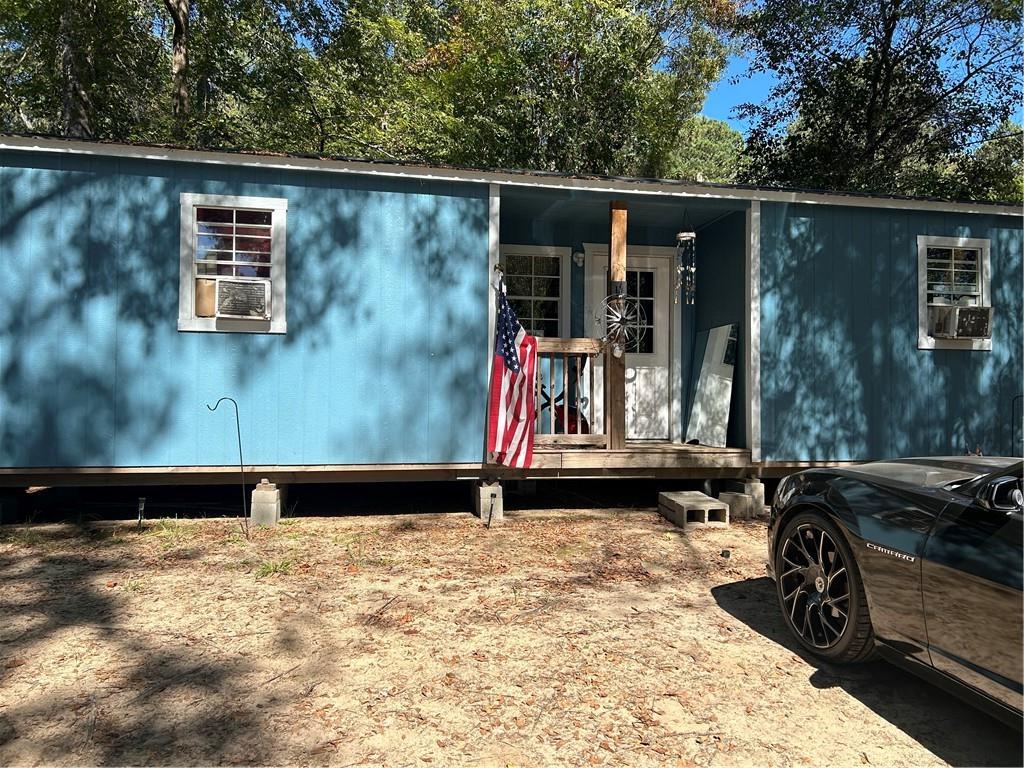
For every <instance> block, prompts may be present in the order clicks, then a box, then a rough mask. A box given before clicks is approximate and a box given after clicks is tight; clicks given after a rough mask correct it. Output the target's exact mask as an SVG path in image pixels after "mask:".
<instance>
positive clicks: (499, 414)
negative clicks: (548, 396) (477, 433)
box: [487, 286, 537, 468]
mask: <svg viewBox="0 0 1024 768" xmlns="http://www.w3.org/2000/svg"><path fill="white" fill-rule="evenodd" d="M536 379H537V339H535V338H534V337H533V336H530V335H529V334H528V333H527V332H526V329H524V328H523V326H522V324H521V323H520V322H519V319H518V318H517V317H516V313H515V312H513V311H512V307H511V306H509V303H508V297H506V296H505V288H504V286H501V288H500V289H499V290H498V322H497V324H496V327H495V332H494V370H493V372H492V373H491V395H490V401H489V404H488V417H489V418H488V422H487V450H488V452H489V454H490V457H491V460H492V461H493V462H494V463H496V464H503V465H505V466H506V467H520V468H525V467H529V466H530V464H531V463H532V462H533V420H534V415H535V412H536V407H537V404H536V394H535V392H534V386H535V383H536Z"/></svg>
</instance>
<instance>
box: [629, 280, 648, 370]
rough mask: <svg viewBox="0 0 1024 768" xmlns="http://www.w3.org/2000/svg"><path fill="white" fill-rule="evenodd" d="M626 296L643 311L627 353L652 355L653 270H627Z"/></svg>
mask: <svg viewBox="0 0 1024 768" xmlns="http://www.w3.org/2000/svg"><path fill="white" fill-rule="evenodd" d="M626 295H627V296H629V297H630V298H633V299H636V300H637V303H638V304H639V305H640V309H641V310H642V311H643V315H642V316H640V317H638V318H637V325H636V330H637V333H636V336H635V337H634V338H633V340H631V341H630V342H629V343H628V344H627V345H626V351H627V352H633V353H639V354H642V355H643V354H646V355H649V354H653V353H654V270H653V269H627V270H626Z"/></svg>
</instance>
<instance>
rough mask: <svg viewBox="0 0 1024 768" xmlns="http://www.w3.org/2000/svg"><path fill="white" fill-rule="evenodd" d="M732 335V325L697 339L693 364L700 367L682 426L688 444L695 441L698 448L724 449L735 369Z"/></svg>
mask: <svg viewBox="0 0 1024 768" xmlns="http://www.w3.org/2000/svg"><path fill="white" fill-rule="evenodd" d="M736 331H737V326H736V324H735V323H733V324H731V325H721V326H719V327H717V328H712V329H711V330H709V331H701V332H700V333H699V334H698V335H697V349H696V352H697V357H696V358H695V362H698V361H699V363H700V373H699V374H698V377H697V385H696V387H695V388H694V391H693V405H692V406H691V408H690V419H689V421H688V422H687V425H686V440H687V441H688V442H689V441H693V440H696V441H697V442H699V443H700V444H701V445H713V446H721V447H724V446H725V442H726V434H727V432H728V430H729V403H730V402H731V400H732V374H733V369H734V368H735V366H736V341H737V338H736ZM701 342H703V344H702V343H701ZM702 346H703V356H701V347H702Z"/></svg>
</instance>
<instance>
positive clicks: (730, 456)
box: [523, 443, 751, 478]
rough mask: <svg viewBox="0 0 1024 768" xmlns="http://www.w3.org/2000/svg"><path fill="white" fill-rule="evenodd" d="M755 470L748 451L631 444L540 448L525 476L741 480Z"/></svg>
mask: <svg viewBox="0 0 1024 768" xmlns="http://www.w3.org/2000/svg"><path fill="white" fill-rule="evenodd" d="M750 469H751V463H750V451H748V450H746V449H745V448H711V447H708V446H705V445H680V444H678V443H627V444H626V447H625V448H621V449H611V450H608V449H606V450H600V449H597V450H595V449H578V448H570V447H544V448H538V449H536V450H535V451H534V454H533V467H531V468H530V469H529V470H524V472H523V473H524V474H528V475H536V476H553V477H587V476H616V477H700V478H706V477H740V476H744V475H747V474H749V472H750Z"/></svg>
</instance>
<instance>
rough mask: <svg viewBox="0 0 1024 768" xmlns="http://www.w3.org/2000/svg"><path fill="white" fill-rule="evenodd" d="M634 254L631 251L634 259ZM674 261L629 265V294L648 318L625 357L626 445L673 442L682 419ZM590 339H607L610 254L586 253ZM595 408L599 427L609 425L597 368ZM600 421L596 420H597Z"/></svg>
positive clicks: (639, 259) (648, 259) (630, 261)
mask: <svg viewBox="0 0 1024 768" xmlns="http://www.w3.org/2000/svg"><path fill="white" fill-rule="evenodd" d="M632 252H633V249H630V254H632ZM671 265H672V261H671V258H670V257H668V256H667V255H666V256H633V255H629V256H628V257H627V261H626V293H627V294H628V295H629V296H631V297H633V298H636V299H637V300H638V301H639V303H640V306H641V308H642V309H643V314H644V317H645V322H644V324H643V326H642V328H641V335H640V338H639V339H638V341H637V343H636V344H634V345H633V347H632V348H631V349H627V351H626V439H627V440H659V441H664V440H673V439H676V438H677V437H678V435H677V434H675V433H676V430H674V429H673V424H674V421H675V420H677V419H675V418H674V416H675V415H677V414H678V393H677V392H676V390H677V389H678V384H677V383H676V379H677V375H675V374H674V369H675V368H676V366H675V358H676V357H677V356H676V355H673V352H672V345H673V344H675V343H676V341H675V340H676V339H677V338H678V336H677V335H676V333H677V332H673V323H672V317H673V315H674V314H675V313H673V311H672V307H673V302H672V296H671V280H670V272H671ZM586 282H587V296H586V307H585V312H584V314H585V317H586V320H587V328H586V330H587V335H588V336H593V337H596V338H600V337H602V336H604V334H605V319H604V313H603V311H602V302H603V301H604V298H605V297H606V296H607V294H608V287H607V286H608V253H607V249H605V250H604V252H603V253H602V252H599V251H598V250H597V249H596V248H593V247H592V246H588V247H587V266H586ZM596 375H597V385H598V386H597V391H596V392H595V395H596V398H595V399H596V400H597V402H596V403H595V406H596V411H597V414H600V415H597V417H596V421H597V422H598V424H602V425H603V424H604V418H603V413H602V411H603V409H602V405H603V403H604V394H603V382H604V373H603V371H602V370H601V366H598V371H597V372H596ZM595 415H596V414H595Z"/></svg>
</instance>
